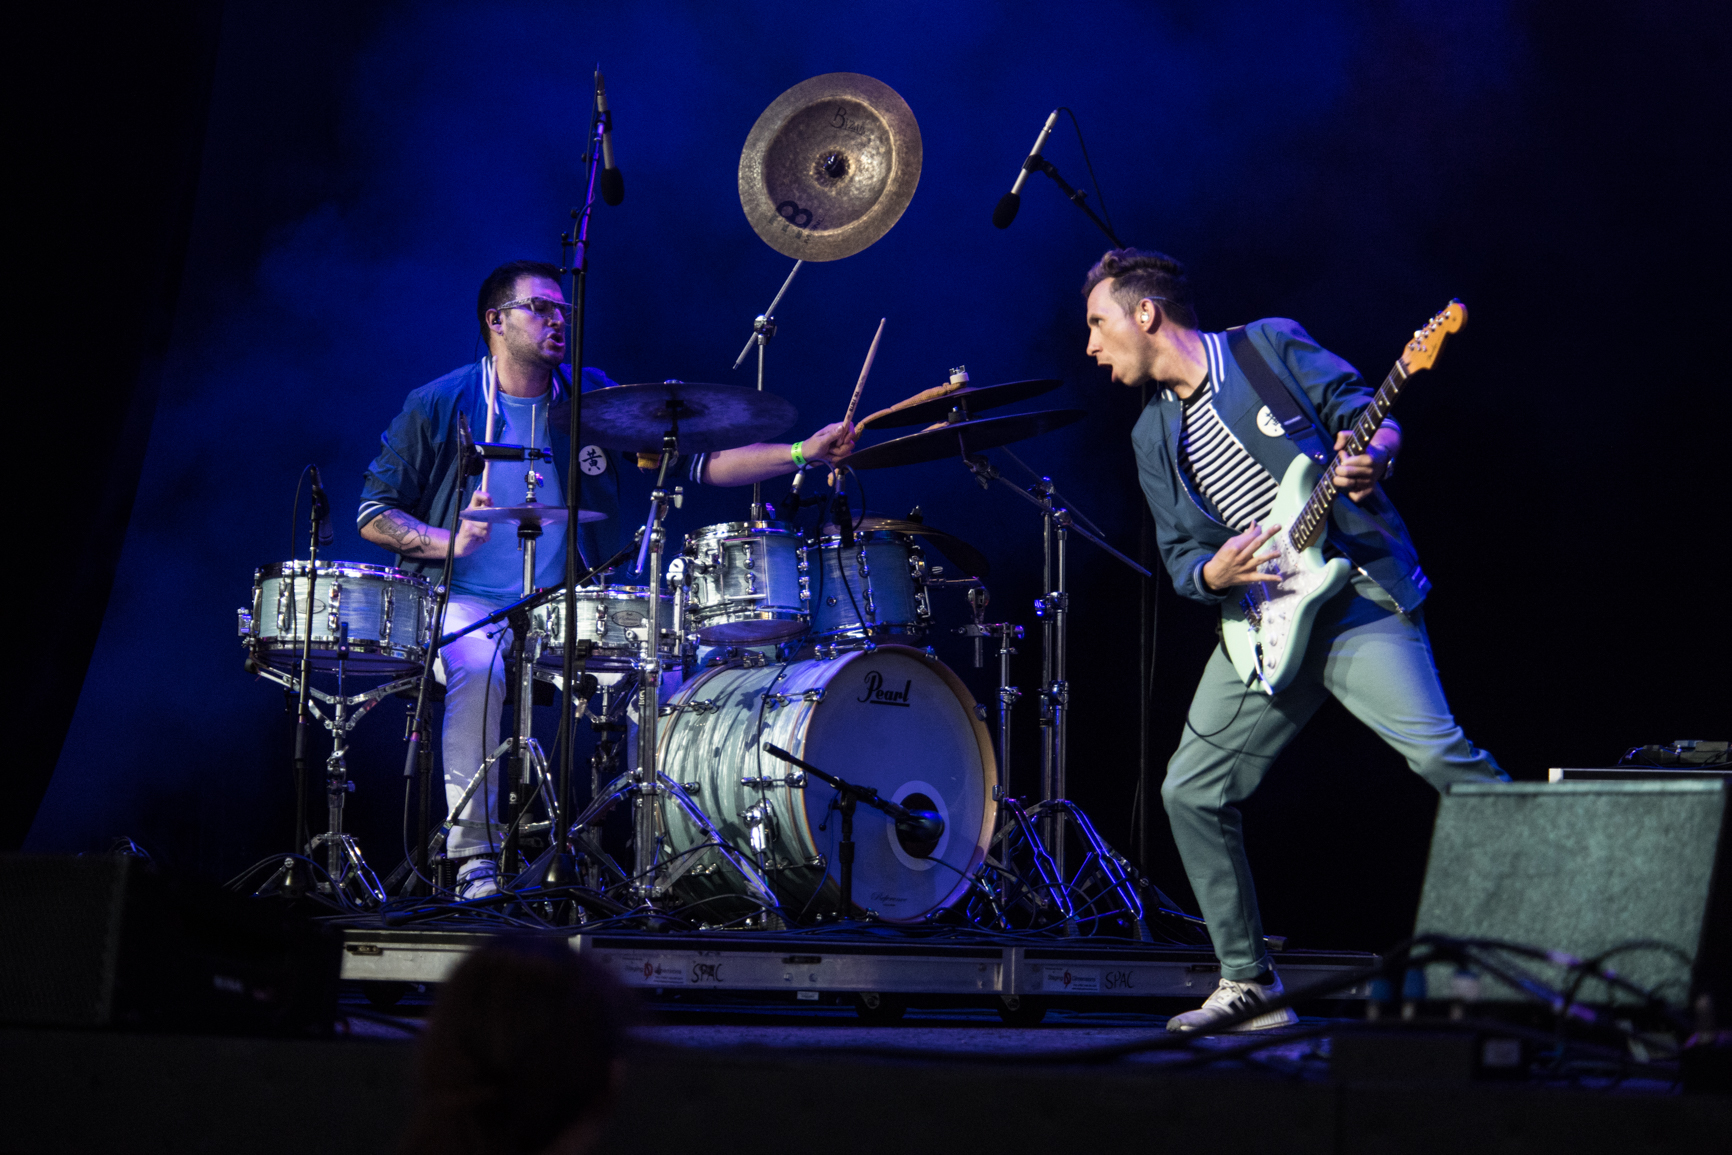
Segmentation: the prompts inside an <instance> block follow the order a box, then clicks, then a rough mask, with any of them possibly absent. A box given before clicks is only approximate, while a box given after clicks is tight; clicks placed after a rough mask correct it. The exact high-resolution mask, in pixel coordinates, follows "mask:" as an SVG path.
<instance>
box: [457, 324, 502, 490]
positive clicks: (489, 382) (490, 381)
mask: <svg viewBox="0 0 1732 1155" xmlns="http://www.w3.org/2000/svg"><path fill="white" fill-rule="evenodd" d="M498 387H499V386H498V379H497V378H496V377H495V376H494V370H493V358H491V357H489V358H488V359H487V369H486V372H484V373H483V374H482V390H481V391H482V394H483V396H485V397H486V399H487V440H488V441H489V442H491V441H492V440H493V434H494V428H493V397H494V391H495V390H496V389H497V388H498ZM492 469H493V462H492V461H483V462H482V463H481V488H482V489H487V481H488V477H489V475H490V473H491V471H492ZM488 492H489V493H491V492H492V490H488ZM458 496H462V495H461V494H459V495H458Z"/></svg>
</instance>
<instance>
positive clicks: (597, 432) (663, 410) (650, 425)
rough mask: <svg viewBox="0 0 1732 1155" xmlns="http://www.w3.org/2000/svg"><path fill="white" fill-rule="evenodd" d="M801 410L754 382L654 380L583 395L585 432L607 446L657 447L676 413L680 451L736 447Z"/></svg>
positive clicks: (778, 428)
mask: <svg viewBox="0 0 1732 1155" xmlns="http://www.w3.org/2000/svg"><path fill="white" fill-rule="evenodd" d="M798 416H799V413H798V412H797V411H796V410H795V408H794V407H793V406H792V405H790V404H788V402H786V401H784V400H782V398H780V397H778V396H776V395H775V394H774V393H763V392H760V391H759V390H757V389H753V388H752V387H751V386H750V385H704V384H701V383H699V382H695V381H655V382H650V383H648V384H643V385H610V386H608V387H607V388H606V389H592V390H590V391H589V392H587V393H585V394H584V395H583V430H584V436H585V437H587V438H588V439H590V440H591V441H593V442H595V443H596V444H597V445H602V446H605V447H607V448H608V449H631V450H637V451H640V452H649V453H653V452H656V451H658V450H660V449H661V447H662V435H663V434H664V433H666V432H667V430H668V427H669V425H670V424H671V423H672V422H673V421H674V420H675V419H677V420H678V422H679V438H680V452H681V453H708V452H712V451H714V450H718V449H733V448H735V447H736V446H740V445H750V444H752V443H753V442H754V441H765V440H768V439H769V438H772V437H775V436H776V435H777V434H780V433H784V432H786V431H787V430H788V428H789V427H790V426H792V425H793V424H794V419H795V418H796V417H798Z"/></svg>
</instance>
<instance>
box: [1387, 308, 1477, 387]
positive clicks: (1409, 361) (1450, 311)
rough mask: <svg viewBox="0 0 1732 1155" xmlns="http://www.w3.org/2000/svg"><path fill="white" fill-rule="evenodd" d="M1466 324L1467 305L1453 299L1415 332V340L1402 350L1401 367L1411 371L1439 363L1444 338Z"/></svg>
mask: <svg viewBox="0 0 1732 1155" xmlns="http://www.w3.org/2000/svg"><path fill="white" fill-rule="evenodd" d="M1465 324H1467V306H1466V305H1464V304H1462V303H1461V302H1460V301H1451V302H1450V303H1449V307H1448V308H1446V309H1444V311H1443V312H1441V313H1439V314H1438V315H1437V316H1435V317H1433V318H1432V319H1431V320H1429V321H1427V322H1426V323H1425V328H1423V329H1418V330H1416V331H1415V332H1414V334H1413V340H1411V341H1409V342H1408V343H1407V347H1406V348H1405V349H1403V350H1402V351H1401V367H1402V368H1404V369H1406V370H1407V371H1408V372H1409V373H1417V372H1419V371H1420V370H1421V369H1429V368H1431V367H1432V366H1433V365H1435V364H1436V363H1437V355H1438V354H1439V353H1441V352H1443V342H1444V338H1446V337H1448V336H1449V335H1450V334H1451V333H1456V332H1460V331H1461V327H1462V326H1463V325H1465Z"/></svg>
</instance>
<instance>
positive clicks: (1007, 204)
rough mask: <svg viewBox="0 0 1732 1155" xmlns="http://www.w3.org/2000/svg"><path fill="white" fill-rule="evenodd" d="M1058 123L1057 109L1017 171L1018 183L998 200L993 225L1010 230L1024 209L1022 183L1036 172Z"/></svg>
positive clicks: (993, 214) (993, 213)
mask: <svg viewBox="0 0 1732 1155" xmlns="http://www.w3.org/2000/svg"><path fill="white" fill-rule="evenodd" d="M1057 123H1058V109H1056V108H1055V109H1053V110H1052V115H1051V116H1049V117H1047V118H1046V124H1045V125H1044V126H1043V127H1042V128H1041V130H1040V135H1039V136H1037V137H1035V138H1034V148H1033V150H1032V151H1030V152H1029V154H1028V159H1027V160H1025V161H1023V162H1022V168H1021V169H1019V170H1018V171H1017V174H1016V183H1015V184H1013V185H1011V186H1010V191H1009V192H1007V193H1005V194H1004V195H1003V196H1002V197H1000V198H999V199H998V207H997V208H995V209H993V210H992V223H993V224H995V225H997V226H998V227H999V228H1001V229H1008V228H1009V227H1010V222H1011V221H1014V220H1015V219H1016V210H1017V209H1020V208H1021V207H1022V182H1023V181H1025V180H1027V179H1028V174H1029V173H1030V172H1032V171H1034V162H1035V161H1036V160H1038V159H1040V150H1041V149H1043V148H1045V147H1046V138H1047V137H1049V136H1051V135H1052V126H1053V125H1055V124H1057Z"/></svg>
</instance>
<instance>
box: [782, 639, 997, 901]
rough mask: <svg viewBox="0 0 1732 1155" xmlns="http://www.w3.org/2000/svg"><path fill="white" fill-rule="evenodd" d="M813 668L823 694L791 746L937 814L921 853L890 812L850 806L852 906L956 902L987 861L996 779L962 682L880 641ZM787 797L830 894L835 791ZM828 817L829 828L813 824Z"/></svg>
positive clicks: (812, 783) (818, 785)
mask: <svg viewBox="0 0 1732 1155" xmlns="http://www.w3.org/2000/svg"><path fill="white" fill-rule="evenodd" d="M818 665H819V666H820V667H824V669H823V678H822V680H823V682H824V696H823V699H822V700H821V701H820V702H819V703H818V704H817V706H816V707H815V708H814V709H813V710H812V711H811V713H810V715H809V716H808V720H807V722H806V725H805V726H804V735H803V739H804V740H803V742H802V743H801V746H800V748H797V749H796V750H795V751H794V753H796V754H797V755H798V756H799V757H801V758H803V759H805V760H806V761H807V762H810V763H811V764H812V765H814V766H817V767H818V768H819V769H821V770H825V771H827V772H828V773H831V774H834V775H836V776H837V777H839V778H843V779H846V780H847V781H849V782H852V783H854V784H856V785H861V786H872V787H876V788H877V790H878V793H879V795H880V796H881V797H885V798H889V799H890V800H891V801H893V802H899V803H902V804H903V805H906V806H908V807H910V808H913V809H921V810H933V811H936V812H937V813H938V815H939V817H940V818H942V819H943V820H944V833H943V836H942V837H941V838H940V839H939V841H938V845H937V847H936V848H934V850H933V852H932V854H931V855H930V857H926V858H917V857H915V856H913V855H911V854H909V853H908V852H907V850H906V849H905V848H904V847H903V846H902V845H901V843H900V841H899V840H898V839H897V837H896V825H895V823H894V822H892V821H891V819H890V818H889V817H888V816H887V815H885V814H883V813H881V812H880V811H877V810H874V809H871V808H870V807H867V806H865V805H861V806H860V807H859V808H858V809H857V810H856V811H855V814H854V846H855V850H854V896H853V897H854V903H855V905H856V906H858V907H860V908H862V909H864V910H869V911H872V912H874V913H876V914H877V915H878V916H879V917H880V918H882V919H884V920H886V921H888V922H917V921H920V920H922V919H924V918H925V917H926V916H927V915H928V914H929V913H930V912H932V911H934V910H937V909H940V908H942V907H945V906H948V905H949V904H950V903H952V902H954V901H956V900H957V899H958V898H960V897H961V896H962V894H963V893H964V892H965V891H966V890H967V889H968V885H969V879H970V877H971V875H972V874H973V871H974V870H975V868H977V867H978V866H979V865H980V863H981V860H982V859H983V858H984V857H985V854H986V847H987V844H988V842H989V841H990V839H991V836H992V821H993V803H992V788H993V786H994V785H995V784H996V783H997V781H998V769H997V764H996V760H995V759H994V757H993V753H992V743H991V738H990V736H989V735H988V733H987V730H986V727H985V725H984V724H983V723H981V722H980V720H979V719H978V718H976V717H975V713H974V698H973V695H971V694H970V693H969V692H968V689H967V688H966V687H965V686H964V685H963V684H962V680H961V679H960V678H958V677H957V676H956V675H955V673H953V672H952V671H951V670H950V668H949V667H947V666H945V665H944V664H942V663H941V662H938V661H936V660H934V659H930V658H928V657H926V656H925V655H924V654H922V653H921V652H920V651H918V650H914V649H910V648H907V647H904V646H881V647H879V648H878V649H876V650H873V651H866V652H855V653H852V654H848V655H845V656H843V657H841V658H837V659H834V660H833V661H831V662H823V663H818ZM793 793H796V794H798V795H799V796H801V798H802V799H803V806H802V807H801V809H802V810H803V817H804V820H805V825H806V828H807V831H808V837H809V838H810V839H811V842H812V844H813V845H815V846H816V847H817V848H818V849H819V850H820V852H821V853H823V854H824V856H825V859H826V860H827V863H828V868H829V869H828V872H827V873H828V875H829V877H828V879H826V882H825V889H826V890H829V889H831V887H832V886H834V885H835V884H836V882H837V881H838V879H839V867H838V864H837V862H836V853H835V851H836V845H837V840H836V834H837V831H838V828H839V826H840V819H839V817H837V816H836V815H835V814H832V813H830V811H829V806H830V801H831V799H832V798H833V797H834V796H835V791H834V790H832V789H831V788H830V787H829V786H827V785H825V784H824V783H822V782H819V781H816V780H811V779H808V781H807V784H806V788H805V789H804V790H800V791H794V792H793ZM826 816H828V818H829V821H828V823H827V824H826V825H827V827H828V829H827V830H826V831H819V830H818V827H819V825H820V824H825V818H826Z"/></svg>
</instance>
